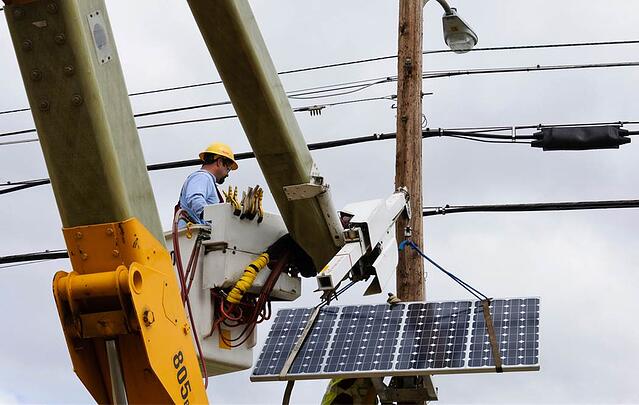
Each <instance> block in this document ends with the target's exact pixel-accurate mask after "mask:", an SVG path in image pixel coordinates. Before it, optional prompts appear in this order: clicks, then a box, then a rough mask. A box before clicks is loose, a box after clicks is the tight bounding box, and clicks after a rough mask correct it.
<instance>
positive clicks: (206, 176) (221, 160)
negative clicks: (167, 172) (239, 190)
mask: <svg viewBox="0 0 639 405" xmlns="http://www.w3.org/2000/svg"><path fill="white" fill-rule="evenodd" d="M199 156H200V160H201V161H202V167H201V168H200V170H198V171H196V172H193V173H191V174H190V175H189V176H188V177H187V178H186V180H185V181H184V185H182V190H181V191H180V200H179V202H178V204H177V206H176V207H175V208H176V211H177V209H179V208H182V209H183V210H185V211H186V212H187V213H188V214H189V216H190V217H191V221H192V222H193V223H196V224H203V223H204V221H203V219H202V214H203V213H204V207H205V206H206V205H211V204H219V203H222V202H224V198H222V194H221V193H220V191H219V190H218V188H217V184H222V183H224V180H226V178H227V177H228V175H229V172H230V171H231V170H237V167H238V166H237V162H235V155H233V151H232V150H231V148H230V147H229V146H228V145H227V144H224V143H220V142H216V143H212V144H210V145H209V146H208V147H207V148H206V149H205V150H203V151H202V152H200V155H199ZM181 225H184V224H181Z"/></svg>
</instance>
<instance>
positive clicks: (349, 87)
mask: <svg viewBox="0 0 639 405" xmlns="http://www.w3.org/2000/svg"><path fill="white" fill-rule="evenodd" d="M636 66H639V62H613V63H590V64H572V65H549V66H541V65H536V66H532V67H531V66H527V67H526V66H524V67H510V68H487V69H469V70H447V71H430V72H428V71H427V72H423V73H422V78H423V79H434V78H443V77H453V76H463V75H479V74H503V73H517V72H535V71H559V70H571V69H606V68H615V67H636ZM395 80H397V77H396V76H387V77H383V78H375V79H366V80H362V81H356V82H346V83H342V84H343V86H341V85H342V84H339V85H335V86H337V87H332V86H334V85H329V86H324V87H323V88H322V86H320V87H315V88H310V89H317V90H309V91H303V90H300V91H299V92H297V93H293V94H292V95H291V94H290V93H289V97H290V98H302V99H315V98H324V97H333V96H339V95H345V94H352V93H355V92H358V91H362V90H365V89H367V88H370V87H372V86H375V85H379V84H384V83H389V82H392V81H395ZM364 82H368V83H366V84H364ZM352 83H362V84H361V85H360V84H352ZM331 91H333V93H330V94H325V93H329V92H331ZM311 94H315V95H318V94H324V95H321V96H317V97H301V96H308V95H311ZM221 103H223V104H228V103H230V101H224V102H221ZM185 108H187V109H189V108H190V109H193V108H198V107H196V106H192V107H185ZM179 109H180V108H179V107H178V108H176V109H170V110H167V111H168V112H174V111H179ZM154 113H159V112H147V113H143V114H145V115H151V114H154ZM134 117H135V115H134ZM236 117H237V116H236V115H226V116H219V117H209V118H199V119H191V120H183V121H175V122H172V123H160V124H149V125H144V126H141V127H138V129H146V128H157V127H162V126H169V125H180V124H190V123H198V122H208V121H216V120H223V119H230V118H236ZM35 131H36V129H35V128H31V129H25V130H20V131H12V132H5V133H0V137H5V136H13V135H20V134H26V133H33V132H35Z"/></svg>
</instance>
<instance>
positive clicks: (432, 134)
mask: <svg viewBox="0 0 639 405" xmlns="http://www.w3.org/2000/svg"><path fill="white" fill-rule="evenodd" d="M616 123H628V124H630V123H632V124H638V123H639V122H638V121H617V122H616ZM584 125H587V124H584ZM524 127H529V126H524ZM488 128H495V127H488ZM504 128H507V127H504ZM511 128H512V127H511ZM533 128H537V126H533ZM475 129H477V128H475ZM629 135H637V133H636V132H634V133H631V134H629ZM436 137H449V138H459V139H464V140H469V141H477V142H485V143H496V144H529V143H528V142H520V140H521V139H532V137H531V136H527V135H516V136H515V137H513V136H512V135H495V134H484V133H480V132H476V131H472V132H469V133H468V134H464V133H463V132H460V131H450V130H447V129H441V128H440V129H431V128H426V129H424V130H423V131H422V138H423V139H426V138H436ZM395 138H396V134H395V133H394V132H389V133H374V134H371V135H365V136H360V137H354V138H346V139H337V140H331V141H324V142H316V143H310V144H307V147H308V149H309V150H311V151H314V150H322V149H330V148H334V147H341V146H348V145H354V144H360V143H367V142H374V141H382V140H389V139H395ZM482 138H483V139H482ZM254 157H255V154H254V153H253V152H243V153H238V154H236V155H235V160H243V159H252V158H254ZM199 164H201V161H200V160H199V159H187V160H178V161H173V162H164V163H155V164H150V165H147V170H148V171H156V170H166V169H176V168H182V167H190V166H197V165H199ZM50 182H51V181H50V180H49V179H32V180H24V181H16V182H7V183H5V184H0V186H5V187H9V186H13V187H11V188H5V189H0V195H3V194H9V193H13V192H16V191H20V190H24V189H28V188H32V187H37V186H41V185H45V184H49V183H50ZM15 184H18V185H17V186H14V185H15Z"/></svg>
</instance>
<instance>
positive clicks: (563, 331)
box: [0, 0, 639, 404]
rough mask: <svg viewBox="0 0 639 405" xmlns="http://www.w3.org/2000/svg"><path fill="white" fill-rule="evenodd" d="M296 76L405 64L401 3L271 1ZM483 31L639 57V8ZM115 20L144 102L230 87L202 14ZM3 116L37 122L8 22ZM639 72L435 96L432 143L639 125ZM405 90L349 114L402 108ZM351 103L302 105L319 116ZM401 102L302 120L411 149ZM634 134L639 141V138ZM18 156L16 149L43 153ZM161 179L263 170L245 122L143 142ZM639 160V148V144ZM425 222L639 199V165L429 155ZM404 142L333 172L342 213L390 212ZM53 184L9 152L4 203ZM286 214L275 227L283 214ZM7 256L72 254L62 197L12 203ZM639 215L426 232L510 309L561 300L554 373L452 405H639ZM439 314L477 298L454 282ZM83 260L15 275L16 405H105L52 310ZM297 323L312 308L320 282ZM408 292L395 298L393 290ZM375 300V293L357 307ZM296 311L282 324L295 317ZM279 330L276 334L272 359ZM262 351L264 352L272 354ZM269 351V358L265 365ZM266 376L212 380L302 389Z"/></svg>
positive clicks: (437, 15) (197, 127)
mask: <svg viewBox="0 0 639 405" xmlns="http://www.w3.org/2000/svg"><path fill="white" fill-rule="evenodd" d="M251 5H252V7H253V10H254V13H255V15H256V18H257V21H258V23H259V25H260V28H261V30H262V33H263V36H264V38H265V41H266V43H267V45H268V47H269V50H270V52H271V56H272V58H273V61H274V63H275V66H276V67H277V69H278V70H288V69H294V68H300V67H308V66H315V65H320V64H326V63H335V62H343V61H349V60H356V59H364V58H372V57H378V56H385V55H392V54H394V53H396V48H397V33H396V31H397V10H398V2H397V1H396V0H394V1H393V0H348V1H343V0H342V1H338V0H325V1H321V2H311V1H299V0H297V1H296V0H253V1H251ZM451 5H452V6H454V7H457V8H458V10H459V14H460V15H461V16H462V17H463V18H464V19H465V20H466V21H467V22H468V23H469V24H470V25H472V26H473V28H474V29H475V31H476V32H477V34H478V36H479V46H481V47H495V46H508V45H531V44H546V43H567V42H586V41H609V40H634V39H639V24H637V19H636V16H637V15H638V13H639V4H637V2H635V1H628V0H626V1H621V0H611V1H593V0H564V1H550V0H537V1H522V0H511V1H496V0H484V1H476V0H473V1H471V0H455V1H453V2H452V3H451ZM108 12H109V16H110V19H111V23H112V28H113V30H114V35H115V38H116V42H117V47H118V52H119V55H120V59H121V63H122V66H123V70H124V75H125V77H126V82H127V87H128V90H129V91H130V92H136V91H142V90H149V89H156V88H161V87H169V86H174V85H183V84H192V83H199V82H205V81H211V80H217V79H218V78H219V76H218V74H217V72H216V70H215V67H214V66H213V63H212V61H211V59H210V56H209V54H208V52H207V50H206V48H205V46H204V43H203V41H202V39H201V36H200V34H199V31H198V29H197V27H196V25H195V23H194V21H193V18H192V16H191V14H190V11H189V9H188V7H187V5H186V3H185V2H183V1H169V0H164V1H160V0H155V1H151V0H144V1H142V0H138V1H135V2H132V1H124V0H111V1H109V2H108ZM441 14H442V10H441V8H440V7H439V5H438V4H436V2H435V1H431V2H430V3H429V4H427V6H426V8H425V13H424V19H425V29H424V49H427V50H431V49H443V48H444V43H443V39H442V33H441V30H442V28H441ZM0 38H1V40H0V61H1V62H0V76H1V77H2V80H1V81H0V111H4V110H9V109H14V108H19V107H26V106H27V105H28V103H27V99H26V94H25V91H24V87H23V84H22V80H21V78H20V73H19V70H18V65H17V62H16V58H15V54H14V51H13V48H12V45H11V42H10V40H9V33H8V30H7V26H6V22H5V21H3V20H2V21H0ZM637 54H639V46H637V45H623V46H607V47H596V48H595V47H584V48H570V49H568V48H562V49H545V50H526V51H505V52H474V53H469V54H465V55H451V54H436V55H427V56H426V57H425V59H424V70H442V69H468V68H480V67H486V68H488V67H514V66H534V65H537V64H540V65H549V64H580V63H604V62H622V61H637V60H639V58H638V57H637V56H636V55H637ZM395 63H396V62H395V61H394V60H391V61H385V62H376V63H368V64H359V65H354V66H349V67H345V68H336V69H326V70H320V71H313V72H308V73H300V74H293V75H286V76H283V77H282V81H283V84H284V87H285V89H286V90H295V89H300V88H306V87H314V86H321V85H326V84H332V83H339V82H346V81H351V80H361V79H369V78H375V77H385V76H392V75H395V74H396V65H395ZM638 82H639V68H636V67H634V68H611V69H597V70H576V71H561V72H531V73H514V74H499V75H485V76H465V77H454V78H443V79H431V80H425V81H424V91H425V92H433V93H434V94H433V95H432V96H427V97H425V99H424V114H425V116H426V118H427V120H428V125H429V126H430V127H433V128H438V127H466V126H473V127H474V126H486V125H499V126H502V125H506V126H511V125H522V124H540V123H542V124H553V123H555V124H560V123H583V122H596V121H620V120H624V121H625V120H628V121H633V120H639V112H638V111H639V108H638V107H639V101H638V97H637V94H636V83H638ZM395 93H396V87H395V85H394V84H393V83H391V84H387V85H382V86H375V87H372V88H370V89H368V90H366V91H362V92H359V93H354V94H352V95H348V96H344V97H341V98H339V100H350V99H356V98H365V97H376V96H387V95H392V94H395ZM225 99H227V96H226V94H225V92H224V90H223V88H222V87H221V86H215V87H210V86H209V87H202V88H198V89H191V90H183V91H175V92H171V93H164V94H158V95H153V96H140V97H134V98H132V100H131V101H132V105H133V109H134V111H135V112H145V111H150V110H153V109H157V108H171V107H177V106H184V105H189V104H194V103H200V102H215V101H222V100H225ZM332 101H336V99H324V100H322V99H319V100H292V101H291V104H292V105H293V106H294V107H296V106H305V105H312V104H322V103H327V102H332ZM391 105H392V103H391V102H388V101H374V102H369V103H360V104H353V105H348V106H340V107H330V108H327V109H325V110H324V112H323V113H322V115H321V116H319V117H310V116H309V115H308V114H304V115H301V114H298V115H297V119H298V121H299V123H300V125H301V127H302V130H303V132H304V135H305V137H306V140H307V141H308V142H318V141H323V140H332V139H341V138H347V137H353V136H362V135H368V134H372V133H374V132H393V131H394V127H395V110H393V109H392V108H391ZM229 113H232V109H231V108H224V107H222V108H220V107H218V108H211V109H208V110H196V111H192V112H189V113H179V114H172V115H164V116H157V117H152V118H147V119H140V120H139V123H140V124H145V123H152V122H165V121H169V120H174V119H186V118H198V117H208V116H217V115H226V114H229ZM32 126H33V120H32V118H31V116H30V114H29V113H19V114H9V115H0V132H8V131H14V130H21V129H26V128H31V127H32ZM628 128H630V129H635V130H636V129H639V128H637V127H632V126H628ZM31 135H33V134H30V135H29V134H28V135H25V136H22V137H17V136H16V137H12V138H0V141H6V140H20V139H29V138H31V137H32V136H31ZM140 137H141V140H142V144H143V148H144V155H145V158H146V161H147V163H159V162H165V161H170V160H181V159H190V158H194V157H195V156H196V154H197V152H199V150H200V149H201V148H203V147H204V146H206V145H207V144H208V143H210V142H212V141H215V140H219V141H223V142H227V143H229V144H230V145H231V146H232V147H233V148H234V150H235V151H236V152H244V151H248V150H249V145H248V142H247V140H246V137H245V135H244V133H243V132H242V129H241V127H240V125H239V122H238V121H236V120H224V121H213V122H208V123H199V124H191V125H182V126H173V127H165V128H161V129H147V130H141V131H140ZM636 141H637V143H639V139H638V140H636ZM423 146H424V152H423V157H424V171H423V181H424V191H423V193H424V204H425V205H437V206H440V205H445V204H451V205H452V204H479V203H523V202H553V201H577V200H598V199H600V200H604V199H630V198H636V197H637V195H636V188H637V185H638V183H639V159H638V158H637V157H638V156H639V145H637V144H635V142H633V143H631V144H629V145H626V146H623V147H622V148H621V149H620V150H607V151H588V152H542V151H541V150H539V149H532V148H530V147H529V146H527V145H512V144H505V145H491V144H484V143H475V142H469V141H464V140H458V139H446V138H435V139H430V140H426V141H424V144H423ZM394 154H395V148H394V144H393V142H392V141H384V142H375V143H370V144H365V145H358V146H349V147H344V148H338V149H331V150H325V151H317V152H313V157H314V158H315V160H316V162H317V164H318V166H319V168H320V170H321V172H322V173H323V174H324V176H325V177H326V179H327V180H328V182H329V183H330V185H331V189H332V190H333V198H334V202H335V205H336V207H342V206H344V205H345V204H347V203H350V202H354V201H359V200H366V199H373V198H383V197H386V196H388V195H389V193H391V192H392V191H393V189H394V186H393V178H394ZM191 170H192V169H188V168H187V169H178V170H168V171H159V172H152V173H151V180H152V183H153V187H154V192H155V196H156V199H157V204H158V208H159V209H160V216H161V219H162V222H163V225H164V226H165V228H168V225H169V223H170V220H171V215H172V208H173V205H174V204H175V201H176V199H177V196H178V192H179V188H180V186H181V183H182V181H183V179H184V177H185V176H186V175H187V174H188V173H189V172H190V171H191ZM42 177H48V176H47V173H46V169H45V166H44V162H43V158H42V153H41V150H40V147H39V144H38V143H26V144H18V145H5V146H0V183H2V182H6V181H19V180H26V179H32V178H42ZM230 182H231V183H232V184H235V185H238V186H240V187H241V188H244V187H246V186H248V185H254V184H256V183H259V184H261V185H265V182H264V179H263V177H262V175H261V173H260V172H259V169H258V167H257V164H256V162H255V161H242V162H240V170H239V171H237V172H234V173H233V175H232V177H231V178H230ZM266 208H267V209H269V210H275V209H276V208H275V205H274V203H273V202H272V199H270V198H269V197H268V196H267V198H266ZM0 213H1V214H2V218H3V221H2V225H1V226H0V229H1V232H0V256H5V255H11V254H18V253H25V252H31V251H42V250H45V249H59V248H64V242H63V239H62V233H61V231H60V228H61V223H60V219H59V215H58V212H57V209H56V205H55V201H54V198H53V194H52V192H51V188H50V186H43V187H38V188H32V189H29V190H25V191H20V192H17V193H13V194H8V195H2V196H0ZM638 226H639V216H638V213H637V210H634V209H627V210H608V211H589V212H556V213H532V214H526V213H510V214H470V213H469V214H454V215H447V216H444V217H431V218H427V219H425V220H424V231H425V250H426V251H427V252H428V253H430V255H431V256H432V257H434V258H435V259H436V260H437V261H439V262H440V263H441V264H443V265H444V266H445V267H447V268H448V269H449V270H451V271H453V272H454V273H456V274H457V275H458V276H460V277H462V278H463V279H465V280H466V281H468V282H469V283H470V284H472V285H473V286H475V287H476V288H478V289H480V290H482V291H483V292H485V293H486V294H487V295H490V296H493V297H523V296H540V297H541V358H540V361H541V371H539V372H527V373H510V374H504V375H495V374H485V375H447V376H438V377H435V379H434V380H435V383H436V385H437V386H438V387H439V397H440V401H439V402H440V403H442V404H457V403H501V404H512V403H579V404H584V403H638V402H639V392H638V391H637V389H636V374H637V373H636V364H637V362H638V360H639V346H638V345H637V342H638V341H639V326H637V322H636V319H637V311H639V299H638V298H637V289H638V288H639V275H638V274H639V273H637V271H636V270H637V266H638V264H639V250H638V249H637V245H638V243H639V236H638V233H637V227H638ZM426 268H427V271H428V278H427V295H428V299H429V300H450V299H467V298H470V297H469V296H468V295H467V294H465V292H464V291H463V290H462V289H461V288H459V287H457V286H456V285H454V284H452V282H451V281H449V279H446V278H444V277H443V276H442V275H441V274H440V273H438V272H437V270H436V269H434V268H432V267H429V266H426ZM59 269H66V270H70V264H69V263H68V261H66V260H58V261H52V262H44V263H38V264H32V265H27V266H19V267H9V268H2V269H0V285H1V286H2V289H3V291H2V294H0V309H1V310H2V314H3V328H2V330H3V333H2V338H0V358H1V359H2V360H1V361H0V403H14V402H15V403H90V402H91V401H92V398H91V397H90V396H89V395H88V393H87V391H86V390H85V389H84V387H83V386H82V384H81V383H80V381H79V379H77V378H76V376H75V374H74V373H73V371H72V366H71V362H70V360H69V356H68V353H67V348H66V345H65V342H64V339H63V335H62V331H61V327H60V325H59V321H58V316H57V313H56V310H55V305H54V301H53V297H52V294H51V280H52V278H53V274H54V273H55V271H57V270H59ZM304 286H305V291H304V295H303V297H302V298H301V299H300V300H298V301H297V302H294V303H290V304H284V305H287V306H312V305H314V304H315V303H316V302H317V300H318V297H317V296H316V295H314V294H313V293H312V290H313V289H314V287H315V284H314V280H310V281H308V282H305V284H304ZM389 289H393V287H392V286H391V287H390V288H389ZM384 299H385V297H384V296H381V295H380V296H378V297H373V298H368V299H366V300H364V299H363V298H362V297H361V296H360V295H359V292H358V291H355V292H352V293H351V294H350V295H349V296H348V297H345V298H344V300H343V301H342V302H343V303H358V302H379V303H381V302H384ZM281 306H283V305H279V306H278V307H281ZM267 332H268V330H267V327H266V326H262V327H261V329H260V330H259V341H260V345H261V342H263V340H264V337H265V336H266V333H267ZM260 345H258V348H259V346H260ZM257 354H258V352H257V351H256V353H255V357H256V358H257ZM248 377H249V371H247V372H242V373H235V374H231V375H227V376H223V377H217V378H212V379H211V380H210V383H209V389H208V395H209V398H210V401H211V403H223V404H235V403H238V404H239V403H242V404H249V403H256V402H257V403H273V404H276V403H280V402H281V398H282V394H283V391H284V386H285V384H284V383H250V382H249V379H248ZM325 386H326V382H325V381H318V382H298V383H297V384H296V387H295V390H294V392H293V397H292V401H291V402H292V403H296V404H306V403H319V401H320V399H321V396H322V394H323V391H324V388H325Z"/></svg>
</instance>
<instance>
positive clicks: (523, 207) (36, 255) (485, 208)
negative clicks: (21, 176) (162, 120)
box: [0, 200, 639, 269]
mask: <svg viewBox="0 0 639 405" xmlns="http://www.w3.org/2000/svg"><path fill="white" fill-rule="evenodd" d="M619 208H639V200H604V201H572V202H556V203H529V204H501V205H460V206H450V205H446V206H444V207H423V209H422V216H424V217H428V216H433V215H445V214H453V213H460V212H533V211H574V210H598V209H619ZM68 257H69V255H68V253H67V251H66V249H57V250H46V251H44V252H33V253H24V254H18V255H11V256H4V257H0V264H8V263H18V264H12V265H10V266H2V267H0V269H2V268H7V267H14V266H17V265H25V264H32V263H33V262H36V261H47V260H56V259H64V258H68Z"/></svg>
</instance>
